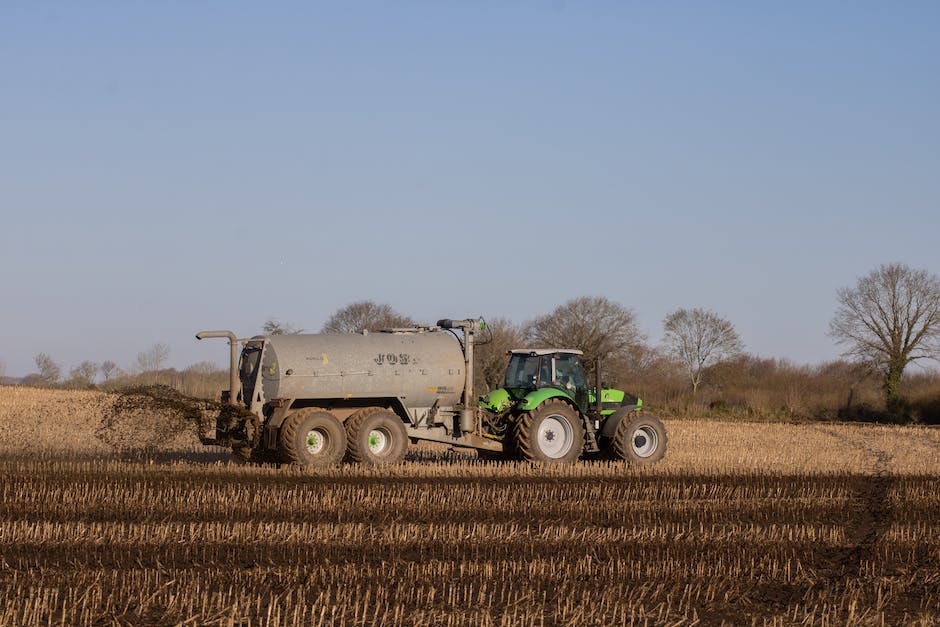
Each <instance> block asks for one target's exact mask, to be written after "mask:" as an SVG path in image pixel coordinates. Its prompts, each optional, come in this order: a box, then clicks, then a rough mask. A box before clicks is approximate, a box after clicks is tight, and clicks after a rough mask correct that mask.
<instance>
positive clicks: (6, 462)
mask: <svg viewBox="0 0 940 627" xmlns="http://www.w3.org/2000/svg"><path fill="white" fill-rule="evenodd" d="M108 402H109V401H108V398H107V397H106V396H102V395H99V394H95V393H59V392H49V391H42V392H40V391H35V390H30V391H25V390H17V389H15V388H13V389H9V388H0V425H3V426H2V428H3V429H4V431H3V436H4V440H5V444H4V450H3V451H2V452H0V476H2V477H3V478H4V479H3V482H2V484H0V566H2V569H0V598H3V599H4V603H3V604H2V606H0V624H3V625H18V624H48V623H65V624H79V625H92V624H127V625H139V624H149V623H152V624H217V625H234V624H238V625H248V624H251V625H290V624H310V625H350V626H352V625H366V624H387V625H582V624H586V625H612V624H650V625H693V624H720V623H722V622H724V623H726V624H752V623H753V624H759V625H762V624H766V625H791V624H821V625H826V624H828V625H847V624H854V625H869V624H872V625H873V624H882V623H890V624H900V623H904V624H924V625H927V624H940V610H938V608H940V533H938V532H940V496H938V495H940V490H938V488H940V446H938V445H940V434H938V432H937V431H936V430H930V429H925V428H899V427H887V426H856V425H807V424H801V425H785V424H767V423H761V424H746V423H720V422H692V421H671V422H669V423H667V428H668V429H669V434H670V450H669V453H668V455H667V458H666V460H665V461H664V462H663V463H661V464H659V465H657V466H655V467H653V468H648V469H645V468H644V469H640V468H631V467H628V466H625V465H622V464H618V463H580V464H578V465H575V466H572V467H565V468H551V467H540V466H533V465H527V464H497V463H482V462H477V461H475V460H473V459H472V455H471V456H468V457H466V458H464V457H461V456H459V455H451V456H450V457H448V458H446V459H442V457H441V456H440V455H438V454H437V453H434V452H429V451H424V452H419V453H418V454H416V455H413V456H412V459H416V458H420V461H411V462H407V463H405V464H402V465H399V466H395V467H392V468H387V469H370V468H362V467H356V466H345V467H340V468H334V469H329V470H323V471H312V470H303V469H276V468H271V467H238V466H233V465H229V464H227V463H193V462H191V461H188V460H191V459H192V457H193V454H192V452H191V451H192V450H193V449H192V448H191V447H189V446H188V445H187V446H183V447H181V448H178V449H177V450H176V452H174V451H165V452H164V454H163V455H162V456H154V455H152V454H149V453H148V454H141V455H138V456H137V457H134V456H131V457H130V458H128V456H127V455H126V454H121V453H115V452H114V451H113V449H112V448H109V447H108V446H107V445H105V444H104V443H102V442H101V441H100V440H97V439H96V438H95V436H94V434H95V430H96V429H97V428H98V426H99V421H100V418H99V419H97V420H96V414H95V412H96V411H99V410H101V409H102V408H104V409H105V410H107V409H108V407H109V405H108ZM36 421H38V422H36ZM66 425H71V429H72V430H74V431H76V435H75V437H74V438H70V439H69V440H68V442H69V444H68V445H62V444H61V443H60V440H58V439H57V438H56V437H55V434H56V433H61V432H62V430H63V429H64V428H65V427H66ZM18 429H26V431H23V432H21V431H18ZM24 433H26V434H28V435H29V437H32V438H35V440H34V441H33V444H34V445H35V446H34V447H33V448H32V450H31V452H29V453H28V454H27V453H23V452H17V450H16V449H17V446H16V445H15V443H11V442H10V441H9V438H10V437H13V438H22V437H24ZM48 434H52V435H51V436H49V435H48ZM425 458H428V459H425ZM154 459H156V460H158V461H157V463H149V462H151V461H152V460H154ZM435 460H436V461H435Z"/></svg>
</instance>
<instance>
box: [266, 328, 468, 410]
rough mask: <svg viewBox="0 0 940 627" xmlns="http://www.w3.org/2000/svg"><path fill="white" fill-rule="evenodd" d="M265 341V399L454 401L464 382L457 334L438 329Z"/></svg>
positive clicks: (283, 337) (423, 403)
mask: <svg viewBox="0 0 940 627" xmlns="http://www.w3.org/2000/svg"><path fill="white" fill-rule="evenodd" d="M253 340H264V342H265V347H264V353H263V354H262V358H261V388H262V390H261V391H262V393H263V396H264V400H271V399H275V398H282V399H291V398H299V399H318V398H322V399H327V398H329V399H355V398H359V399H362V398H400V399H402V400H403V401H404V404H405V405H406V406H408V407H430V406H432V405H434V403H435V402H437V404H438V405H439V406H450V405H455V404H457V403H458V402H459V401H460V396H461V393H462V392H463V386H464V377H465V373H464V367H465V366H464V355H463V352H462V351H461V348H460V344H459V343H458V342H457V339H456V338H455V337H454V336H453V335H451V334H450V333H447V332H443V331H438V330H415V331H407V332H392V333H388V332H379V333H365V334H355V335H324V334H297V335H271V336H263V337H258V338H253Z"/></svg>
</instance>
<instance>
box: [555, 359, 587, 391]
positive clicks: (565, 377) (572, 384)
mask: <svg viewBox="0 0 940 627" xmlns="http://www.w3.org/2000/svg"><path fill="white" fill-rule="evenodd" d="M554 380H555V381H557V383H556V385H560V386H561V387H564V388H567V389H576V390H582V389H584V388H586V387H587V382H586V381H585V379H584V367H583V366H582V365H581V359H580V358H579V357H578V356H577V355H571V354H561V355H557V356H556V357H555V379H554Z"/></svg>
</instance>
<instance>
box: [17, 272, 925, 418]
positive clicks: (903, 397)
mask: <svg viewBox="0 0 940 627" xmlns="http://www.w3.org/2000/svg"><path fill="white" fill-rule="evenodd" d="M837 300H838V308H837V310H836V312H835V313H834V315H833V317H832V319H831V321H830V324H829V335H830V336H831V337H832V338H833V340H834V341H835V342H836V343H837V344H838V345H840V346H842V348H843V358H842V359H840V360H837V361H834V362H830V363H826V364H822V365H819V366H798V365H794V364H791V363H789V362H786V361H783V360H774V359H760V358H757V357H754V356H752V355H749V354H747V353H746V352H745V346H744V343H743V341H742V339H741V338H740V337H739V335H738V333H737V331H736V329H735V327H734V324H733V323H732V322H731V321H730V320H728V319H727V318H725V317H723V316H722V315H720V314H719V313H716V312H714V311H709V310H705V309H702V308H697V307H690V308H679V309H677V310H675V311H673V312H670V313H669V314H668V315H667V316H666V317H665V318H664V320H663V321H662V336H661V341H660V342H659V343H658V344H650V342H649V341H648V338H647V337H646V336H644V334H643V333H642V332H641V331H640V329H639V327H638V325H637V317H636V313H635V312H634V311H633V310H632V309H631V308H629V307H626V306H624V305H622V304H620V303H617V302H614V301H611V300H610V299H608V298H606V297H603V296H583V297H580V298H575V299H572V300H569V301H567V302H565V303H563V304H561V305H559V306H557V307H556V308H555V309H554V310H553V311H551V312H549V313H547V314H543V315H540V316H536V317H535V318H533V319H531V320H528V321H525V322H521V323H519V322H514V321H512V320H510V319H508V318H503V317H499V318H494V319H491V320H488V321H487V325H486V329H485V331H484V332H483V333H481V334H480V335H479V337H478V345H477V350H476V364H475V365H476V376H477V381H476V386H477V389H478V390H481V391H486V390H490V389H493V388H496V387H499V385H500V384H501V381H502V378H503V375H504V372H505V367H506V361H507V358H506V354H507V352H508V351H509V350H510V349H513V348H520V347H532V348H542V347H544V348H575V349H580V350H582V351H583V352H584V360H585V363H586V365H587V367H588V369H589V370H590V369H591V368H593V363H594V360H595V358H599V359H600V360H601V363H602V364H603V365H602V377H603V378H604V379H605V382H606V383H608V384H610V385H615V386H617V387H621V388H625V389H628V390H630V391H632V392H634V393H637V394H640V395H641V396H643V397H644V398H646V399H647V401H648V402H652V404H653V405H655V406H657V408H659V409H660V411H663V410H665V413H667V414H670V413H671V414H673V415H680V416H681V415H702V414H703V413H705V414H707V413H708V412H714V413H715V414H717V415H727V414H728V413H738V414H741V415H743V416H745V417H756V416H767V415H776V416H779V417H783V418H850V419H859V418H862V419H888V420H909V419H915V420H917V419H919V420H922V421H926V422H935V421H936V422H940V375H938V374H937V373H936V372H931V371H923V372H919V373H913V374H911V373H908V374H905V373H906V371H907V367H908V366H909V365H910V364H911V363H914V362H918V361H923V360H927V359H934V360H936V359H938V358H940V279H938V278H937V276H936V275H933V274H931V273H929V272H927V271H926V270H920V269H914V268H910V267H909V266H906V265H904V264H900V263H893V264H885V265H882V266H879V267H878V268H876V269H875V270H873V271H871V272H870V273H869V274H867V275H865V276H863V277H861V278H859V279H858V280H857V281H856V283H855V284H854V285H852V286H848V287H845V288H842V289H840V290H839V291H838V294H837ZM415 325H416V321H415V320H414V319H413V318H412V317H410V316H408V315H406V314H402V313H400V312H398V311H396V310H395V309H393V308H392V306H391V305H388V304H384V303H376V302H373V301H371V300H362V301H357V302H353V303H350V304H348V305H346V306H344V307H342V308H340V309H338V310H337V311H336V312H334V313H333V315H331V316H330V317H329V318H328V319H327V321H326V322H325V323H324V324H323V326H322V327H321V328H320V329H319V332H321V333H360V332H362V331H364V330H369V331H379V330H381V329H389V328H408V327H412V326H415ZM262 332H263V333H265V334H272V335H278V334H285V333H300V332H303V329H300V328H297V327H294V326H293V325H291V324H288V323H283V322H281V321H279V320H277V319H274V318H272V319H269V320H267V321H265V322H264V324H263V325H262ZM168 357H169V347H168V346H167V345H166V344H163V343H157V344H154V345H153V346H151V347H150V348H148V349H147V350H145V351H142V352H141V353H139V354H138V355H137V361H136V363H135V364H134V365H133V366H132V367H131V368H129V369H127V370H122V369H121V368H119V367H118V366H117V365H116V364H115V363H114V362H113V361H105V362H102V363H100V364H99V363H95V362H91V361H84V362H82V363H80V364H79V365H77V366H75V367H73V368H71V369H70V370H69V371H68V375H67V376H66V375H65V374H64V371H63V369H62V368H61V367H60V366H59V365H58V364H57V363H56V362H55V361H54V360H53V359H52V357H51V356H49V355H48V354H45V353H39V354H38V355H36V357H35V362H36V368H37V372H36V373H34V374H31V375H28V376H27V377H26V378H25V379H24V380H23V381H22V383H23V384H27V385H41V386H59V387H69V388H87V387H95V386H99V387H102V388H105V389H110V388H115V387H121V386H127V385H138V384H152V383H163V384H166V385H171V386H173V387H176V388H177V389H180V390H181V391H183V392H185V393H189V394H194V395H196V396H214V395H215V394H216V393H217V392H218V390H219V389H221V387H224V385H225V381H226V373H225V371H224V370H222V369H220V368H218V367H217V366H215V365H214V364H211V363H209V362H203V363H200V364H195V365H193V366H190V367H189V368H187V369H185V370H183V371H177V370H175V369H172V368H171V369H168V368H166V366H165V365H166V362H167V360H168ZM905 385H906V386H907V394H904V393H902V390H903V388H902V386H905Z"/></svg>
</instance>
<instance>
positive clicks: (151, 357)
mask: <svg viewBox="0 0 940 627" xmlns="http://www.w3.org/2000/svg"><path fill="white" fill-rule="evenodd" d="M169 357H170V347H169V346H167V345H166V344H164V343H163V342H157V343H156V344H154V345H153V346H151V347H150V348H148V349H147V350H145V351H142V352H140V353H137V367H138V368H139V369H140V371H141V372H156V371H157V370H160V369H161V368H163V365H164V364H165V363H166V360H167V359H169Z"/></svg>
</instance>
